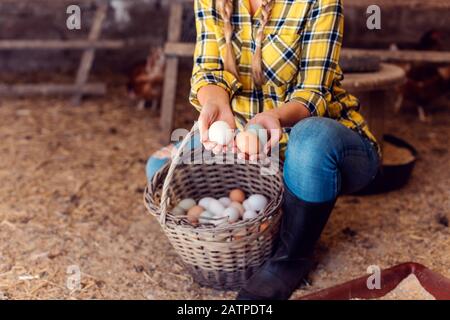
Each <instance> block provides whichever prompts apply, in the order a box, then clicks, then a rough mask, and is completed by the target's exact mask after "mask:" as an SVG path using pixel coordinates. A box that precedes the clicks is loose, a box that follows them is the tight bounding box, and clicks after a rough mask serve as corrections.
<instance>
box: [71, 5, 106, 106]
mask: <svg viewBox="0 0 450 320" xmlns="http://www.w3.org/2000/svg"><path fill="white" fill-rule="evenodd" d="M107 11H108V4H107V3H106V2H101V3H100V4H99V5H98V7H97V10H96V12H95V16H94V22H93V24H92V27H91V30H90V32H89V36H88V40H89V41H96V40H98V38H99V37H100V34H101V32H102V26H103V22H104V21H105V18H106V13H107ZM94 57H95V49H94V48H90V49H87V50H85V51H84V52H83V56H82V57H81V61H80V65H79V67H78V71H77V78H76V80H75V85H76V86H78V87H80V88H81V87H83V85H84V84H85V83H86V81H87V80H88V77H89V73H90V71H91V68H92V63H93V62H94ZM82 97H83V93H82V91H81V90H79V92H78V93H76V94H75V95H74V96H73V98H72V104H73V105H74V106H78V105H79V104H80V102H81V98H82Z"/></svg>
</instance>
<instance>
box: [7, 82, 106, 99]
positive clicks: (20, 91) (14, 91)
mask: <svg viewBox="0 0 450 320" xmlns="http://www.w3.org/2000/svg"><path fill="white" fill-rule="evenodd" d="M79 90H81V91H82V93H83V94H86V95H104V94H105V93H106V86H105V84H103V83H86V84H84V85H83V86H82V87H78V86H75V85H73V84H59V83H41V84H14V85H6V84H0V96H28V95H51V94H56V95H58V94H61V95H71V94H74V93H75V92H78V91H79Z"/></svg>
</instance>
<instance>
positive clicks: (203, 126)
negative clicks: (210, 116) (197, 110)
mask: <svg viewBox="0 0 450 320" xmlns="http://www.w3.org/2000/svg"><path fill="white" fill-rule="evenodd" d="M208 125H209V123H208V121H206V119H205V117H203V116H202V115H201V114H200V117H199V118H198V131H199V133H200V142H201V143H204V142H206V141H208Z"/></svg>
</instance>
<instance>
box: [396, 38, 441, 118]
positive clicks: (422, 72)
mask: <svg viewBox="0 0 450 320" xmlns="http://www.w3.org/2000/svg"><path fill="white" fill-rule="evenodd" d="M412 49H414V50H418V51H440V50H443V35H442V33H441V32H439V31H437V30H430V31H428V32H426V33H425V34H424V35H423V36H422V37H421V39H420V41H419V42H418V43H417V44H416V45H414V46H413V47H412ZM402 67H403V68H404V69H405V71H406V78H407V79H406V83H405V85H404V86H403V87H401V89H400V90H401V94H402V95H403V99H404V101H405V102H409V103H411V104H413V105H415V106H416V107H417V111H418V114H419V118H420V120H422V121H425V120H426V114H425V108H427V107H429V104H430V103H431V102H433V101H435V100H436V99H437V98H440V97H441V96H442V95H444V94H445V93H447V92H449V83H450V82H449V80H450V66H448V65H447V66H439V65H436V64H432V63H427V62H421V63H408V64H405V65H402ZM399 108H400V105H399V104H398V105H397V107H396V109H397V110H398V109H399Z"/></svg>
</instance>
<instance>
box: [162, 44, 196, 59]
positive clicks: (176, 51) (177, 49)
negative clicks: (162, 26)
mask: <svg viewBox="0 0 450 320" xmlns="http://www.w3.org/2000/svg"><path fill="white" fill-rule="evenodd" d="M194 50H195V43H182V42H167V43H166V45H165V47H164V53H165V54H166V55H167V56H169V57H170V56H176V57H188V58H189V57H192V56H193V55H194Z"/></svg>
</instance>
